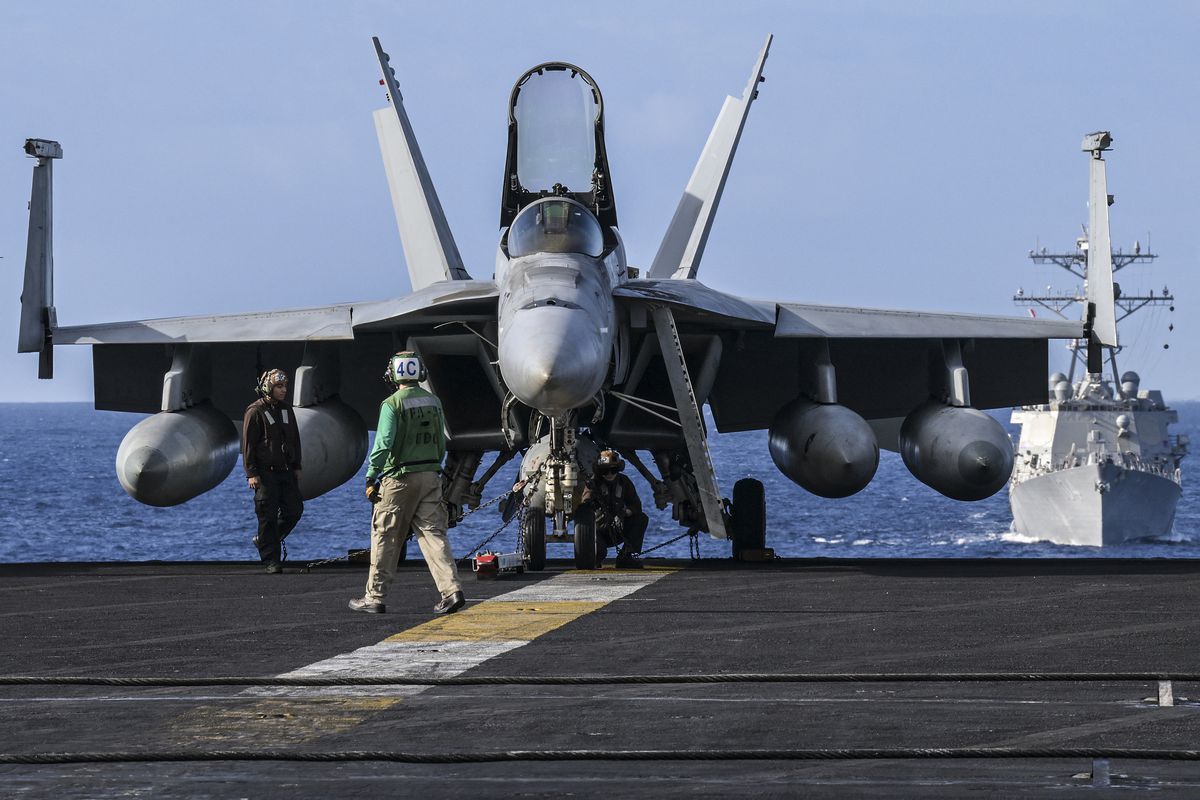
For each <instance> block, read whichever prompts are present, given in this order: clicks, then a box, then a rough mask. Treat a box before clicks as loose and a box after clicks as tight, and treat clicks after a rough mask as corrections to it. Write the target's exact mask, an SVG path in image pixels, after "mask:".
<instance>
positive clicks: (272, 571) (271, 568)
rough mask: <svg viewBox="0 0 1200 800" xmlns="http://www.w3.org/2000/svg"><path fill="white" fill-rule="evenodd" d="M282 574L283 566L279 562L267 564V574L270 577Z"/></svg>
mask: <svg viewBox="0 0 1200 800" xmlns="http://www.w3.org/2000/svg"><path fill="white" fill-rule="evenodd" d="M281 572H283V564H280V563H279V562H278V561H268V562H267V566H266V573H267V574H268V575H278V574H279V573H281Z"/></svg>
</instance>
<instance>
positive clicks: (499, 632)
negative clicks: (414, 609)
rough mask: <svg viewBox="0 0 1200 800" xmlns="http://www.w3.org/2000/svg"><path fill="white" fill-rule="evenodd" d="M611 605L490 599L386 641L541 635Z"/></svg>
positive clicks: (525, 638) (530, 637) (522, 638)
mask: <svg viewBox="0 0 1200 800" xmlns="http://www.w3.org/2000/svg"><path fill="white" fill-rule="evenodd" d="M606 605H608V602H607V601H590V602H589V601H581V600H555V601H544V602H521V601H513V600H487V601H485V602H483V603H480V604H479V605H477V606H474V607H473V608H468V609H466V610H465V611H460V612H458V613H457V614H454V615H452V616H449V617H443V618H441V619H434V620H430V621H429V622H425V623H423V624H421V625H417V626H415V627H412V628H409V629H408V630H406V631H401V632H400V633H397V634H396V635H394V636H389V637H388V638H387V639H384V641H385V642H482V641H494V640H508V641H513V640H520V641H526V642H532V641H533V640H534V639H536V638H537V637H539V636H542V635H543V634H547V633H549V632H550V631H553V630H556V629H558V628H561V627H562V626H563V625H566V624H567V623H569V622H574V621H575V620H577V619H579V618H580V617H582V616H583V615H584V614H590V613H592V612H593V611H596V610H598V609H601V608H603V607H604V606H606Z"/></svg>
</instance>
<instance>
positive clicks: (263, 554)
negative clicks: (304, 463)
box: [254, 472, 304, 563]
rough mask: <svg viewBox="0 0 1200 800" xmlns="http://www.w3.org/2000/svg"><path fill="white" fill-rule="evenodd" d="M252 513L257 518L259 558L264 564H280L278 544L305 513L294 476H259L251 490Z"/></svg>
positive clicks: (275, 474) (269, 473)
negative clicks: (271, 562)
mask: <svg viewBox="0 0 1200 800" xmlns="http://www.w3.org/2000/svg"><path fill="white" fill-rule="evenodd" d="M254 513H255V514H256V515H257V516H258V541H257V542H256V544H257V545H258V556H259V558H261V559H262V560H263V562H264V563H265V562H268V561H279V560H281V558H282V553H281V543H282V542H283V540H284V538H285V537H286V536H287V535H288V534H289V533H291V532H292V528H294V527H296V523H297V522H299V521H300V515H301V514H303V513H304V502H303V501H302V500H301V499H300V487H299V485H298V484H297V482H296V473H294V472H264V473H262V475H260V476H259V483H258V488H257V489H255V490H254Z"/></svg>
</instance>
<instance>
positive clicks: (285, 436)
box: [242, 369, 304, 574]
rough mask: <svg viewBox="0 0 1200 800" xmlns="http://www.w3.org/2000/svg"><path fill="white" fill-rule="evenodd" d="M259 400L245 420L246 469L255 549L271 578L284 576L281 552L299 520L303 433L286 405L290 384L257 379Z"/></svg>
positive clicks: (276, 374) (278, 377) (279, 373)
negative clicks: (254, 518) (254, 523)
mask: <svg viewBox="0 0 1200 800" xmlns="http://www.w3.org/2000/svg"><path fill="white" fill-rule="evenodd" d="M258 393H259V395H261V397H259V398H258V399H257V400H255V401H254V402H253V403H251V404H250V405H249V406H248V407H247V408H246V415H245V417H243V419H242V465H243V466H244V467H245V469H246V480H247V482H248V483H249V484H250V488H251V489H253V490H254V513H255V515H257V516H258V535H257V536H255V537H254V540H253V541H254V545H255V547H257V548H258V556H259V558H260V559H262V563H263V564H265V565H266V570H267V572H269V573H272V574H275V573H279V572H283V566H282V565H281V564H280V563H279V562H280V561H281V559H282V555H281V548H282V544H283V540H284V539H285V538H286V537H287V535H288V534H289V533H291V532H292V529H293V528H295V527H296V523H297V522H299V521H300V515H301V514H303V513H304V502H303V501H302V500H301V499H300V486H299V479H300V430H299V428H297V427H296V415H295V413H294V412H293V411H292V407H291V405H290V404H289V403H288V402H287V394H288V378H287V373H285V372H284V371H283V370H281V369H269V370H267V371H266V372H264V373H263V374H262V377H261V378H259V379H258Z"/></svg>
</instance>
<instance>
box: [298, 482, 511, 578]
mask: <svg viewBox="0 0 1200 800" xmlns="http://www.w3.org/2000/svg"><path fill="white" fill-rule="evenodd" d="M514 491H515V489H509V490H508V491H507V492H504V493H503V494H498V495H496V496H495V497H493V498H492V499H491V500H488V501H487V502H486V503H481V504H479V505H478V506H476V507H475V508H472V509H471V510H469V511H467V513H465V514H463V515H462V516H461V517H460V518H459V520H458V521H459V522H462V521H463V520H464V519H466V518H467V517H469V516H471V515H472V514H474V513H475V512H476V511H483V510H484V509H485V508H487V507H488V506H493V505H495V504H496V503H499V502H500V501H501V500H503V499H504V498H506V497H508V496H509V495H511V494H512V493H513V492H514ZM515 517H516V515H514V516H513V518H514V519H515ZM509 522H512V519H509V521H508V522H505V523H504V524H503V525H501V526H500V527H499V528H497V529H496V530H495V531H494V532H493V533H492V534H491V535H490V536H488V538H486V539H484V540H483V541H482V542H480V543H479V544H478V545H476V546H475V549H474V550H472V551H471V552H470V553H469V554H468V555H467V556H466V558H470V557H471V556H472V555H474V554H475V553H476V552H477V551H478V550H479V548H480V547H483V546H484V545H485V544H487V543H488V542H490V541H491V540H492V539H495V538H496V537H497V536H499V535H500V532H501V531H503V530H504V529H505V528H507V527H508V523H509ZM411 537H412V534H411V533H409V538H411ZM370 552H371V548H369V547H368V548H366V549H362V550H351V551H349V552H348V553H346V555H344V556H334V557H333V558H323V559H321V560H320V561H311V562H309V563H308V564H307V565H306V566H305V567H304V568H303V569H301V570H300V571H301V572H304V573H307V572H312V571H313V570H314V569H316V568H317V567H323V566H325V565H326V564H336V563H338V562H339V561H349V560H350V559H352V558H355V557H357V556H362V555H367V554H369V553H370ZM463 560H464V559H461V558H460V559H459V561H463Z"/></svg>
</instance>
